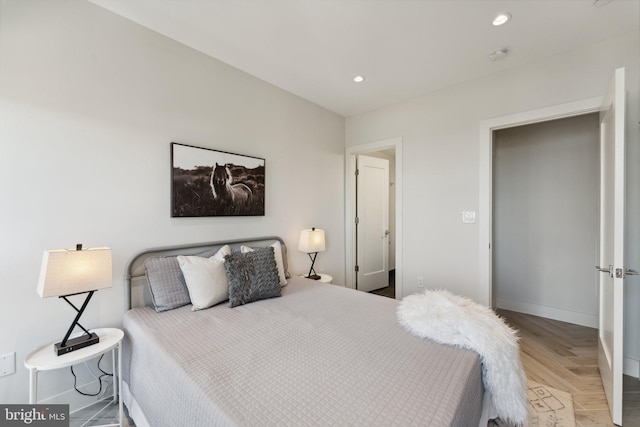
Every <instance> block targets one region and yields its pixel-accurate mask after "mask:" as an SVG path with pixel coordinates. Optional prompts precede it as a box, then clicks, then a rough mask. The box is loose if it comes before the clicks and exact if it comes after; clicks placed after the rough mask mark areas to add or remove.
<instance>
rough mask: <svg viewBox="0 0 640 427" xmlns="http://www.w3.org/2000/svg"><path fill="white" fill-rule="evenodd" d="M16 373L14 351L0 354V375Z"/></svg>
mask: <svg viewBox="0 0 640 427" xmlns="http://www.w3.org/2000/svg"><path fill="white" fill-rule="evenodd" d="M15 373H16V353H15V352H13V353H5V354H0V377H4V376H5V375H11V374H15Z"/></svg>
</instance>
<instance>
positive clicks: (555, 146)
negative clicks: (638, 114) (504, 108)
mask: <svg viewBox="0 0 640 427" xmlns="http://www.w3.org/2000/svg"><path fill="white" fill-rule="evenodd" d="M599 124H600V122H599V116H598V113H590V114H585V115H580V116H573V117H568V118H562V119H557V120H551V121H545V122H541V123H534V124H528V125H524V126H516V127H511V128H506V129H500V130H496V131H494V135H493V141H494V159H493V227H492V228H493V266H492V269H493V281H492V286H493V294H494V300H495V306H496V308H499V309H506V310H511V311H516V312H520V313H526V314H533V315H536V316H540V317H546V318H550V319H554V320H561V321H565V322H569V323H573V324H577V325H582V326H588V327H592V328H596V327H597V325H598V293H597V276H596V272H595V271H594V269H593V266H594V265H596V264H597V257H596V255H597V253H598V245H597V242H598V226H599V224H598V214H599V207H598V198H599V191H598V185H599V179H600V177H599V148H600V147H599V137H600V130H599Z"/></svg>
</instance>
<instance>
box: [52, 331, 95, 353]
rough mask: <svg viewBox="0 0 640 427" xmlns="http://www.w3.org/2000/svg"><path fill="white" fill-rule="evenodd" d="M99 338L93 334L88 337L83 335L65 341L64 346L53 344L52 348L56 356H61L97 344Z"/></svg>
mask: <svg viewBox="0 0 640 427" xmlns="http://www.w3.org/2000/svg"><path fill="white" fill-rule="evenodd" d="M99 342H100V338H99V337H98V335H96V334H95V332H91V333H90V334H89V335H87V334H84V335H81V336H79V337H76V338H71V339H69V340H67V343H66V345H64V346H63V345H62V343H61V342H58V343H55V344H54V347H55V350H56V355H58V356H62V355H63V354H67V353H71V352H72V351H76V350H80V349H81V348H85V347H89V346H90V345H94V344H98V343H99Z"/></svg>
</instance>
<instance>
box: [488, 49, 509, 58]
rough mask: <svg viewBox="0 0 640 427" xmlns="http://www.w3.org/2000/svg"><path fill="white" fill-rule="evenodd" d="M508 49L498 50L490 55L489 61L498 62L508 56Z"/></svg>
mask: <svg viewBox="0 0 640 427" xmlns="http://www.w3.org/2000/svg"><path fill="white" fill-rule="evenodd" d="M507 52H508V51H507V49H496V50H494V51H493V52H491V53H489V61H498V60H500V59H502V58H504V57H505V56H507Z"/></svg>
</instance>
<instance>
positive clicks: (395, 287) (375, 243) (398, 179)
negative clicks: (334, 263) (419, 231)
mask: <svg viewBox="0 0 640 427" xmlns="http://www.w3.org/2000/svg"><path fill="white" fill-rule="evenodd" d="M361 156H362V157H361ZM359 157H360V159H359ZM365 159H366V164H369V162H370V163H372V164H378V163H382V164H387V165H388V167H387V172H381V171H382V170H383V168H382V167H377V166H375V165H374V166H373V167H372V168H370V171H371V174H370V175H371V176H372V178H370V180H371V183H373V184H375V185H374V187H375V188H380V189H382V188H384V186H386V191H385V192H386V197H387V199H388V202H387V205H388V208H386V211H387V214H388V215H387V223H386V224H385V225H384V226H383V225H381V224H383V222H381V223H380V224H378V223H376V224H374V225H373V226H371V227H369V228H370V229H371V230H373V232H371V236H370V237H369V240H367V239H363V235H362V233H363V232H365V229H366V228H367V227H365V226H364V225H366V224H368V223H367V220H368V219H371V220H376V221H377V217H378V216H380V215H373V214H372V212H373V210H374V209H371V208H368V207H367V206H365V205H366V203H368V202H367V201H363V200H362V197H360V206H358V202H359V198H358V184H357V181H356V178H357V173H358V172H357V171H358V168H359V166H358V162H359V160H360V162H362V161H363V160H365ZM345 162H346V164H345V170H346V177H347V179H346V190H345V196H346V203H345V205H346V209H345V215H346V220H345V223H346V239H345V241H346V251H345V252H346V254H347V257H346V270H347V271H346V275H345V276H346V286H347V287H350V288H353V289H358V290H364V291H376V293H379V294H383V295H385V296H389V297H392V298H401V297H402V295H403V294H402V251H401V248H402V214H401V213H402V174H401V170H402V138H392V139H388V140H383V141H378V142H374V143H370V144H364V145H359V146H355V147H348V148H347V149H346V156H345ZM360 176H361V177H362V175H360ZM384 178H386V184H381V182H382V181H384V180H385V179H384ZM380 191H381V190H380ZM360 196H362V194H360ZM373 202H374V203H373V204H372V206H376V209H375V210H376V211H378V212H379V211H380V209H379V208H378V207H377V206H379V205H378V204H377V203H378V201H377V200H374V201H373ZM378 222H380V221H378ZM359 225H362V226H361V227H358V226H359ZM378 234H379V236H378ZM378 237H379V239H378ZM383 243H384V245H383ZM382 249H384V250H385V253H386V255H384V257H383V259H382V258H381V253H382V252H381V250H382ZM363 256H368V257H370V259H372V260H373V262H370V263H369V265H370V266H371V269H370V270H371V272H372V273H374V274H371V275H369V277H364V276H363V274H362V272H363V271H362V270H361V265H360V264H362V263H363V258H362V257H363ZM383 262H384V264H385V265H384V268H385V269H386V270H385V271H384V272H383V273H380V270H381V268H379V267H380V266H382V263H383ZM359 270H360V271H359ZM359 273H360V274H359ZM376 273H377V276H378V277H377V278H375V282H374V283H373V284H371V283H369V284H367V285H368V286H369V288H367V286H365V284H364V283H363V281H364V280H369V279H370V277H373V276H376ZM359 281H360V283H359ZM376 283H377V284H376ZM372 286H373V287H372Z"/></svg>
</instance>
